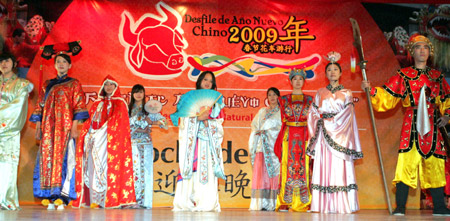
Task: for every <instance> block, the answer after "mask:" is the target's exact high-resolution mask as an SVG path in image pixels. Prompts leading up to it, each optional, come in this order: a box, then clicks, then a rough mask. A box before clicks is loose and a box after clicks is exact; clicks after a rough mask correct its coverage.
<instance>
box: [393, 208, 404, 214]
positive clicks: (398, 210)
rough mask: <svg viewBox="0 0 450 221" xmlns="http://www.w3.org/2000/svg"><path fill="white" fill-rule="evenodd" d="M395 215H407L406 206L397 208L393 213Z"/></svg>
mask: <svg viewBox="0 0 450 221" xmlns="http://www.w3.org/2000/svg"><path fill="white" fill-rule="evenodd" d="M392 215H394V216H404V215H405V208H398V207H397V208H395V210H394V212H393V213H392Z"/></svg>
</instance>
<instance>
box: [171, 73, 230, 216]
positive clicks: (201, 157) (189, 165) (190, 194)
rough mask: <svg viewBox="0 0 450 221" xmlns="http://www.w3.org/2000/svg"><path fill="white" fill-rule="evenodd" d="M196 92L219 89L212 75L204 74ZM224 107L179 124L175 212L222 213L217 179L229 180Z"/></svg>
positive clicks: (216, 105)
mask: <svg viewBox="0 0 450 221" xmlns="http://www.w3.org/2000/svg"><path fill="white" fill-rule="evenodd" d="M196 88H197V89H213V90H216V89H217V87H216V81H215V77H214V74H213V73H212V72H209V71H207V72H203V73H202V74H200V76H199V77H198V79H197V84H196ZM222 108H223V105H219V104H217V103H216V104H215V105H214V107H213V108H212V109H211V111H205V112H204V114H202V115H200V116H198V117H182V118H180V124H179V146H180V148H179V159H180V161H179V174H178V181H177V185H176V190H175V198H174V200H173V211H213V212H220V203H219V192H218V178H222V179H226V178H225V174H224V168H223V158H222V141H223V134H224V133H223V127H222V123H223V117H224V115H223V111H222Z"/></svg>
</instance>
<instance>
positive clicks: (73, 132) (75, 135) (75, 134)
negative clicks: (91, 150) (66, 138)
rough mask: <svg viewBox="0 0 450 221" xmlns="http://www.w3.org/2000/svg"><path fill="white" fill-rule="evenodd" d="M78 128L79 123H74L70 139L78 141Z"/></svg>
mask: <svg viewBox="0 0 450 221" xmlns="http://www.w3.org/2000/svg"><path fill="white" fill-rule="evenodd" d="M77 126H78V122H74V123H73V124H72V129H70V137H71V138H73V139H75V140H77V139H78V136H79V133H78V128H77Z"/></svg>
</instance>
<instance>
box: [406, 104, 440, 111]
mask: <svg viewBox="0 0 450 221" xmlns="http://www.w3.org/2000/svg"><path fill="white" fill-rule="evenodd" d="M430 107H431V108H432V109H438V106H437V105H436V104H427V108H430ZM417 108H419V106H410V107H407V109H412V110H417Z"/></svg>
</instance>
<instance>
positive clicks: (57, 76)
mask: <svg viewBox="0 0 450 221" xmlns="http://www.w3.org/2000/svg"><path fill="white" fill-rule="evenodd" d="M66 77H67V74H65V75H63V76H59V75H56V79H58V80H62V79H64V78H66Z"/></svg>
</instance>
